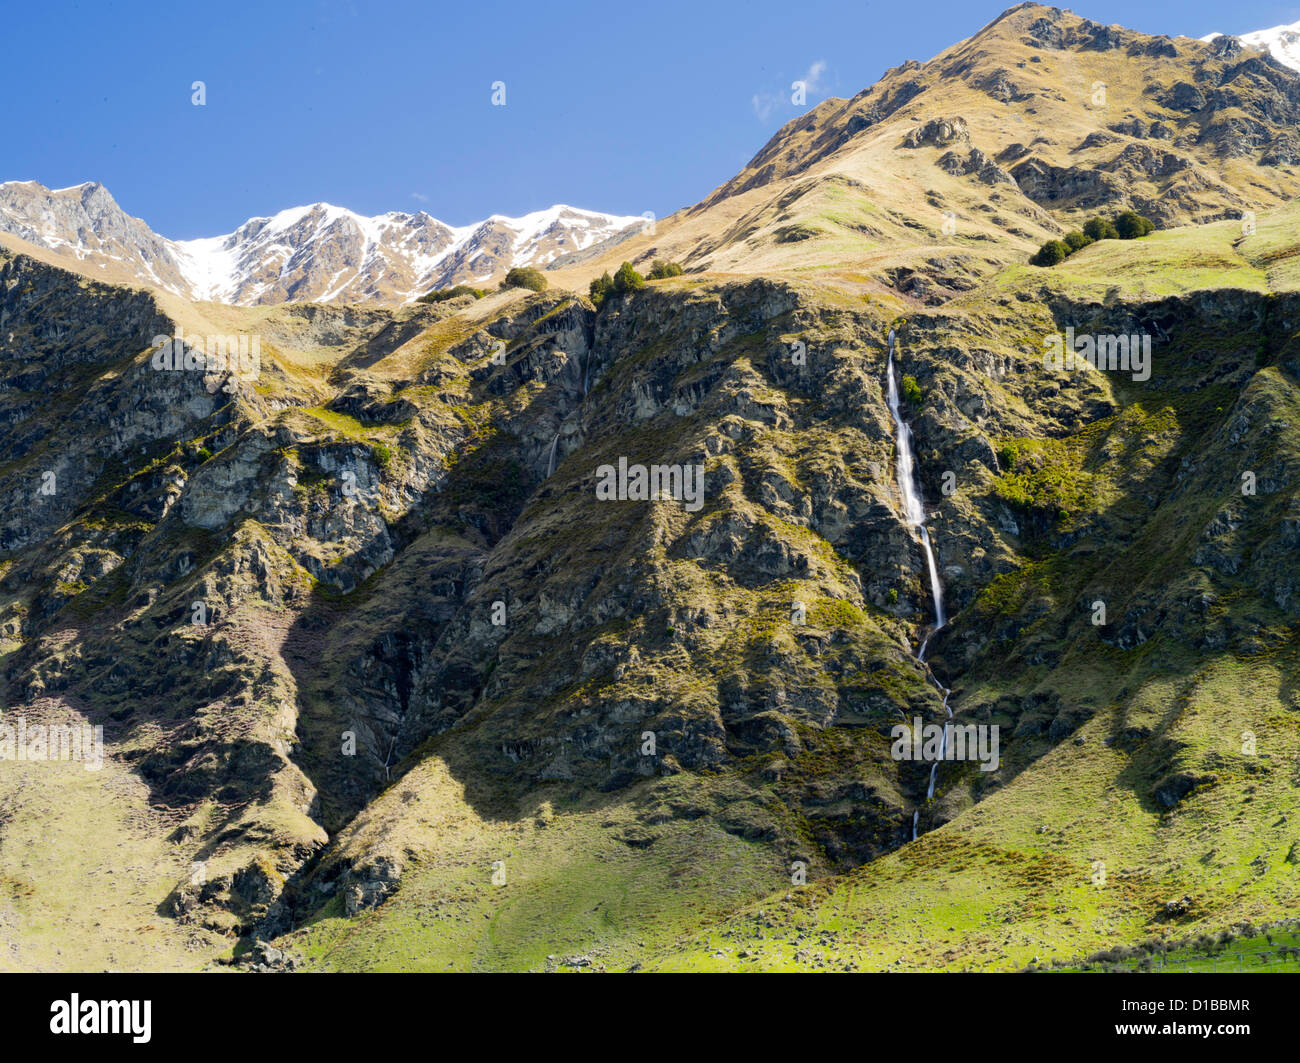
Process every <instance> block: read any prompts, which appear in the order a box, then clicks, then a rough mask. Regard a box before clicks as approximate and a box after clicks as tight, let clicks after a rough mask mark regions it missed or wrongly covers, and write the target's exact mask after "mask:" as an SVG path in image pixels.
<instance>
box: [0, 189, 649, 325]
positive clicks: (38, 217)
mask: <svg viewBox="0 0 1300 1063" xmlns="http://www.w3.org/2000/svg"><path fill="white" fill-rule="evenodd" d="M642 225H644V220H643V219H641V218H631V217H617V216H614V215H610V214H599V213H595V212H593V211H587V210H579V209H577V208H576V207H566V206H555V207H551V208H549V209H547V210H541V211H537V212H536V213H533V214H527V215H525V216H524V217H522V218H506V217H502V216H500V215H493V216H492V217H490V218H488V219H487V220H486V221H482V222H479V223H478V224H475V225H466V226H461V227H459V228H458V227H454V226H451V225H446V224H444V223H443V222H440V221H438V220H437V219H436V218H432V217H430V216H429V215H428V214H425V213H424V212H423V211H420V212H419V213H416V214H402V213H397V212H393V213H389V214H382V215H380V216H379V217H377V218H365V217H362V216H361V215H359V214H354V213H353V212H352V211H350V210H344V209H343V208H341V207H334V206H331V205H330V204H328V203H316V204H313V205H312V206H309V207H296V208H294V209H292V210H284V211H281V212H280V213H279V214H276V215H275V216H274V217H271V218H253V219H252V220H250V221H248V222H245V223H244V224H243V225H241V226H240V227H239V228H238V229H237V230H235V232H233V233H230V234H228V235H226V236H214V237H211V238H209V239H203V240H167V239H164V238H163V237H161V236H158V235H157V234H156V233H154V232H152V231H151V230H150V229H149V227H148V226H147V225H146V224H145V223H144V222H142V221H141V220H140V219H139V218H132V217H130V216H128V215H127V214H126V213H124V212H123V211H122V209H121V207H119V206H118V205H117V203H116V201H115V200H114V199H113V197H112V196H111V195H109V193H108V192H107V190H106V189H105V188H104V187H103V186H102V185H99V184H96V183H94V182H90V183H87V184H84V185H78V186H76V187H75V188H63V189H58V190H55V191H51V190H50V189H48V188H45V187H44V186H43V185H40V184H37V183H36V182H35V181H10V182H7V183H4V184H0V232H3V233H9V234H10V235H12V236H16V237H18V238H20V239H22V240H24V241H26V242H27V243H30V244H34V245H36V246H38V247H43V248H47V249H49V250H51V251H54V252H56V253H58V254H59V255H61V256H64V257H67V258H68V259H70V260H71V261H73V262H75V263H77V264H78V265H79V267H80V268H81V269H82V270H83V271H84V272H86V273H87V274H88V275H89V276H91V277H94V278H96V279H110V280H115V279H119V278H124V279H129V280H130V281H133V282H135V283H138V284H143V285H146V286H152V287H158V288H162V289H164V290H166V291H169V292H173V293H175V294H177V295H181V296H183V297H185V298H187V299H194V300H211V301H215V302H221V303H231V304H235V305H239V306H257V305H263V304H275V303H284V302H308V301H310V302H322V303H381V304H384V303H386V304H390V305H391V304H398V303H403V302H409V301H410V300H412V299H415V298H417V297H418V296H421V295H424V294H425V293H426V292H429V291H432V290H433V289H434V288H441V287H446V286H448V285H452V284H459V283H462V282H467V281H483V280H487V279H488V278H491V277H493V276H495V275H497V274H500V273H504V272H505V271H506V270H507V269H509V268H510V267H511V266H529V265H531V266H544V265H546V264H547V263H548V262H550V261H551V260H552V259H554V258H556V257H558V256H559V255H563V254H571V253H575V252H579V251H582V250H583V249H585V248H587V247H590V246H592V245H593V244H598V243H603V242H606V241H610V240H614V239H615V238H616V237H617V236H618V235H619V234H622V233H626V232H628V231H629V230H633V229H636V228H638V227H640V226H642ZM100 271H108V272H100Z"/></svg>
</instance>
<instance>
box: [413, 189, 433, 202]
mask: <svg viewBox="0 0 1300 1063" xmlns="http://www.w3.org/2000/svg"><path fill="white" fill-rule="evenodd" d="M411 198H412V199H418V200H419V201H420V202H421V203H428V202H429V197H428V196H426V195H425V194H424V193H423V192H412V193H411Z"/></svg>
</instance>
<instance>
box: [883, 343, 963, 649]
mask: <svg viewBox="0 0 1300 1063" xmlns="http://www.w3.org/2000/svg"><path fill="white" fill-rule="evenodd" d="M885 397H886V398H887V399H888V401H889V413H890V415H891V416H892V417H893V418H894V430H895V434H896V436H897V440H898V491H899V494H901V495H902V496H903V516H905V517H906V518H907V523H908V524H910V525H912V527H914V528H915V529H916V532H917V536H918V537H919V538H920V540H921V547H922V548H923V549H924V550H925V561H926V565H927V566H928V567H929V569H930V595H931V597H933V598H934V630H933V631H931V632H930V635H933V634H934V632H935V631H938V630H939V629H940V628H941V627H943V626H944V625H946V624H947V623H948V618H947V616H945V615H944V611H943V587H942V586H941V585H940V583H939V567H938V565H936V564H935V561H934V549H933V548H932V547H931V545H930V532H929V531H928V530H927V528H926V526H925V507H924V506H923V505H922V504H921V492H920V490H918V488H917V485H916V459H915V457H914V456H913V453H912V428H911V426H910V425H909V424H908V423H907V422H906V421H904V420H903V410H902V398H901V396H900V394H899V390H898V371H897V370H896V369H895V368H894V330H893V329H890V330H889V366H888V372H887V379H886V385H885ZM929 641H930V638H929V636H926V640H925V642H929ZM925 642H923V643H921V652H920V654H919V655H918V656H920V657H922V658H924V656H925Z"/></svg>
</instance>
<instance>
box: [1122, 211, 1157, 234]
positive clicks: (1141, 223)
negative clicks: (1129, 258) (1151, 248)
mask: <svg viewBox="0 0 1300 1063" xmlns="http://www.w3.org/2000/svg"><path fill="white" fill-rule="evenodd" d="M1115 231H1116V232H1117V233H1118V234H1119V238H1120V239H1121V240H1136V239H1138V238H1139V237H1142V236H1146V235H1147V234H1148V233H1153V232H1155V231H1156V226H1155V222H1153V221H1152V220H1151V219H1150V218H1144V217H1143V216H1142V215H1141V214H1138V213H1137V212H1136V211H1132V210H1126V211H1124V213H1123V214H1121V215H1120V216H1119V217H1118V218H1116V219H1115Z"/></svg>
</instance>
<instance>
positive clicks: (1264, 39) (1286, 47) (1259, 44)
mask: <svg viewBox="0 0 1300 1063" xmlns="http://www.w3.org/2000/svg"><path fill="white" fill-rule="evenodd" d="M1222 36H1223V34H1222V33H1211V34H1210V35H1209V36H1208V37H1202V38H1201V40H1203V41H1212V40H1214V38H1215V37H1222ZM1237 39H1238V40H1239V41H1241V43H1242V44H1248V45H1250V47H1252V48H1258V49H1259V50H1260V51H1264V52H1268V53H1270V54H1271V55H1272V56H1273V58H1274V59H1276V60H1277V61H1278V62H1279V63H1281V64H1282V65H1283V66H1289V67H1290V68H1291V69H1292V70H1300V22H1293V23H1292V24H1291V25H1289V26H1274V27H1273V28H1272V29H1271V30H1256V31H1255V32H1254V33H1243V34H1240V35H1239V36H1238V38H1237Z"/></svg>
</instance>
